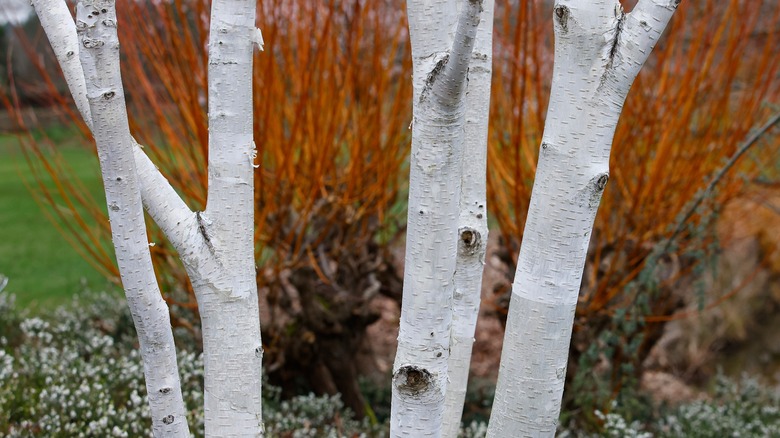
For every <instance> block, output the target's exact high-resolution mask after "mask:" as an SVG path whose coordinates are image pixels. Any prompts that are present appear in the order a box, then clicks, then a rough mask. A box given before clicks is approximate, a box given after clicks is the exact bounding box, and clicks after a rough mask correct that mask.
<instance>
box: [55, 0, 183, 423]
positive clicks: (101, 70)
mask: <svg viewBox="0 0 780 438" xmlns="http://www.w3.org/2000/svg"><path fill="white" fill-rule="evenodd" d="M65 12H66V13H67V10H65ZM68 20H70V16H69V15H68ZM68 20H63V21H61V22H60V24H59V25H63V26H64V25H66V24H65V23H67V21H68ZM71 23H72V21H71ZM77 28H78V31H79V34H80V42H81V45H82V46H83V47H85V50H83V51H81V53H80V55H79V58H80V60H81V65H82V68H83V71H84V76H85V78H86V79H87V80H86V82H85V84H86V88H85V91H86V98H87V100H88V102H89V111H90V112H91V114H94V116H93V117H94V118H93V119H92V127H93V134H94V137H95V142H96V143H97V150H98V158H99V160H100V168H101V173H102V175H103V185H104V187H105V192H106V203H107V204H108V216H109V220H110V221H111V233H112V237H113V241H114V247H115V249H116V257H117V264H118V265H119V272H120V276H121V278H122V284H123V285H124V289H125V294H126V295H127V302H128V305H129V307H130V311H131V313H132V316H133V323H134V324H135V327H136V330H137V332H138V340H139V344H140V349H141V356H142V357H143V363H144V375H145V377H146V389H147V394H148V399H149V405H150V408H151V412H152V430H153V433H154V435H155V436H166V437H167V436H181V437H188V436H189V430H188V427H187V417H186V408H185V406H184V402H183V399H182V394H181V384H180V381H179V373H178V365H177V362H176V347H175V345H174V342H173V332H172V331H171V325H170V319H169V314H168V306H167V305H166V304H165V302H164V301H163V299H162V296H161V295H160V291H159V289H158V287H157V279H156V278H155V276H154V270H153V268H152V259H151V255H150V253H149V242H148V240H147V235H146V225H145V223H144V215H143V206H142V204H141V196H140V192H139V189H138V180H137V176H136V170H135V165H134V161H133V147H134V142H133V140H132V137H131V136H130V128H129V125H128V122H127V112H126V109H125V108H126V107H125V100H124V91H123V89H122V79H121V75H120V71H119V40H118V38H117V33H116V11H115V9H114V1H113V0H108V1H105V0H104V1H95V0H92V1H90V0H86V1H83V2H81V3H79V5H78V13H77ZM64 43H65V44H72V41H66V42H64ZM70 53H76V52H75V50H73V51H70ZM66 58H68V59H70V58H75V56H74V55H70V56H66ZM74 68H75V67H74ZM80 111H81V112H82V114H88V113H87V109H86V107H81V108H80Z"/></svg>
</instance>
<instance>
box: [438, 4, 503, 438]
mask: <svg viewBox="0 0 780 438" xmlns="http://www.w3.org/2000/svg"><path fill="white" fill-rule="evenodd" d="M493 6H494V2H493V0H485V1H484V2H483V5H482V8H483V12H482V14H481V17H480V22H479V27H478V28H477V36H476V42H475V43H474V50H473V52H472V53H471V60H470V62H469V80H468V86H467V88H466V97H465V98H466V126H465V127H466V138H465V139H466V143H465V150H464V154H463V163H462V168H463V172H462V176H461V181H462V182H461V191H460V217H459V223H458V234H459V236H460V239H459V241H458V254H457V262H456V269H455V292H454V295H453V299H452V328H451V330H450V358H449V362H448V364H447V369H448V374H449V384H448V386H447V394H446V397H445V410H444V426H443V431H442V436H443V437H444V438H456V437H457V436H458V432H459V430H460V421H461V415H462V413H463V404H464V402H465V399H466V389H467V386H468V377H469V369H470V367H471V349H472V346H473V344H474V331H475V329H476V326H477V316H478V314H479V303H480V299H481V292H482V273H483V271H484V266H485V250H486V247H487V241H488V223H487V185H486V184H487V183H486V177H487V175H486V172H487V170H486V167H487V135H488V114H489V112H490V81H491V76H492V60H493V56H492V54H493Z"/></svg>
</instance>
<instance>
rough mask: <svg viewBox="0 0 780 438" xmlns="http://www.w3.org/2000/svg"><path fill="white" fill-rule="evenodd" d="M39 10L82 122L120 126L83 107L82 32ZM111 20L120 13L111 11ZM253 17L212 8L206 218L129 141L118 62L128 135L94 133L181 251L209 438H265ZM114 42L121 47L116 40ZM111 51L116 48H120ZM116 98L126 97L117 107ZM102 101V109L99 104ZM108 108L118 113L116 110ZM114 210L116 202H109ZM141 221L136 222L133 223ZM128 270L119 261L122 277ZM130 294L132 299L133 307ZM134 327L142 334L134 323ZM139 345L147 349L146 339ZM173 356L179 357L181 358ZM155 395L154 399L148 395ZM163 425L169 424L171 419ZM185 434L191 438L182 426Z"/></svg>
mask: <svg viewBox="0 0 780 438" xmlns="http://www.w3.org/2000/svg"><path fill="white" fill-rule="evenodd" d="M93 2H94V0H93ZM105 3H107V2H105V1H104V2H101V3H100V5H101V6H100V7H99V8H98V9H97V10H98V12H99V14H97V15H93V16H92V17H89V15H90V14H89V11H87V13H86V15H85V17H87V18H86V19H88V20H93V18H95V17H98V20H96V21H95V23H97V25H98V26H100V25H101V23H103V21H104V20H102V19H100V17H101V14H103V13H102V12H100V11H101V10H102V8H103V6H102V5H103V4H105ZM33 4H34V5H35V6H36V11H37V13H38V16H39V18H40V20H41V23H42V25H43V26H44V30H45V31H46V34H47V36H48V38H49V40H50V41H51V42H52V47H53V49H54V51H55V54H56V56H57V59H58V61H59V62H60V66H61V68H62V70H63V73H64V76H65V79H66V82H67V83H68V86H69V88H70V90H71V93H72V94H73V97H74V99H75V101H76V105H77V107H78V109H79V111H80V112H81V114H82V116H83V117H84V120H85V121H86V123H87V124H88V125H89V126H90V127H97V126H98V124H99V123H104V121H105V120H106V119H110V121H111V122H112V123H115V122H117V120H116V117H114V116H115V115H116V114H117V113H115V112H112V113H105V112H104V111H105V105H102V106H98V107H96V106H92V108H91V109H90V104H88V103H87V91H86V90H87V88H88V87H87V84H89V85H90V87H92V86H95V84H100V82H95V81H93V79H91V78H90V81H85V74H84V72H85V70H83V69H82V67H81V65H80V64H79V63H77V62H74V61H73V58H74V57H75V58H78V56H79V55H78V54H79V46H78V44H76V43H74V42H75V41H77V38H76V33H75V32H76V28H75V26H74V25H73V20H72V17H71V16H70V12H69V11H68V9H67V6H66V4H65V2H64V0H34V2H33ZM106 9H108V8H106ZM112 10H113V9H112ZM85 11H86V9H85ZM111 14H114V15H115V13H114V12H111ZM114 15H111V16H112V17H114ZM254 20H255V4H254V2H250V1H244V0H241V1H236V0H233V1H230V0H223V1H214V2H213V7H212V32H211V35H212V38H211V45H210V49H211V50H210V61H209V95H210V96H209V105H210V106H209V128H210V134H211V137H210V157H209V198H208V208H207V210H208V212H207V213H195V212H192V211H191V210H190V209H189V208H188V207H187V206H186V204H185V203H184V202H183V201H182V200H181V198H180V197H179V196H178V195H177V194H176V192H175V190H174V189H173V187H171V185H170V184H169V183H168V181H167V180H166V179H165V177H164V176H163V175H162V174H161V173H160V172H159V170H158V169H157V168H156V167H155V166H154V164H153V163H152V162H151V161H150V160H149V158H148V157H147V156H146V154H145V153H144V152H143V150H142V149H141V147H140V146H139V145H138V144H137V143H136V142H135V140H133V138H132V137H131V136H130V133H129V129H127V127H126V124H127V119H126V117H127V115H126V109H125V106H124V95H123V94H122V92H121V82H120V81H121V80H120V78H119V76H118V71H119V70H118V57H117V59H116V65H115V67H116V72H115V73H116V77H115V78H113V82H112V84H116V85H115V87H116V90H117V91H115V94H114V95H112V99H113V100H111V102H113V103H115V104H116V105H117V106H121V113H120V115H121V118H123V120H124V122H123V123H124V125H123V126H122V127H121V128H122V129H113V128H112V129H111V130H109V131H107V132H102V131H101V133H100V135H99V134H98V133H97V132H95V137H96V139H98V138H100V139H102V140H101V141H121V142H122V145H123V149H122V151H123V152H124V153H125V155H122V159H121V160H115V161H116V163H114V164H117V165H121V166H124V167H123V169H125V171H126V172H130V169H132V168H133V163H134V164H135V166H134V167H135V169H134V170H133V171H132V172H131V173H132V175H133V181H134V182H133V184H135V189H134V190H129V191H128V193H126V194H127V195H128V196H129V194H130V193H129V192H130V191H132V192H134V193H135V197H136V198H135V199H136V200H137V201H138V202H139V203H138V205H135V204H133V208H134V209H136V207H138V206H140V198H143V206H144V207H145V208H146V210H147V211H148V212H149V214H150V215H151V216H152V218H153V219H154V220H155V222H156V223H157V224H158V225H159V226H160V228H161V229H162V231H163V232H164V233H165V235H166V237H167V238H168V239H169V240H170V241H171V243H172V244H173V246H174V247H175V248H176V250H177V251H178V252H179V255H180V257H181V259H182V261H183V262H184V266H185V268H186V270H187V273H188V275H189V277H190V280H191V281H192V284H193V287H194V289H195V293H196V296H197V299H198V304H199V308H200V313H201V320H202V326H203V342H204V360H205V367H206V372H205V411H206V435H207V436H263V434H264V431H263V425H262V411H261V387H260V386H261V367H262V345H261V341H260V321H259V312H258V302H257V286H256V282H255V266H254V239H253V234H254V204H253V202H254V189H253V188H254V184H253V177H254V173H253V167H252V164H253V159H254V145H253V143H252V104H251V102H252V93H251V74H252V45H253V44H261V41H262V39H261V37H260V34H259V31H258V30H257V29H255V27H254ZM112 22H113V23H116V19H115V18H112ZM113 38H114V40H116V37H115V35H114V37H113ZM112 50H113V51H114V52H117V51H118V46H117V44H116V43H115V44H114V48H113V49H112ZM116 96H121V100H120V99H119V98H117V97H116ZM97 102H99V103H104V102H102V101H100V100H97ZM90 103H91V102H90ZM111 111H120V109H119V108H118V107H117V108H113V109H112V110H111ZM98 113H99V114H98ZM92 114H95V116H93V115H92ZM93 117H94V121H93ZM101 129H102V128H101ZM95 131H96V129H95ZM120 134H121V135H120ZM112 162H113V161H112ZM136 175H137V177H136ZM122 181H125V182H127V181H128V177H125V176H122ZM109 182H112V183H113V182H114V181H113V180H112V181H109ZM107 187H108V185H107ZM139 194H140V198H139V196H138V195H139ZM109 205H113V204H111V202H110V201H109ZM117 205H119V204H117ZM111 210H112V211H113V209H111ZM137 210H138V211H141V210H140V209H137ZM133 211H134V212H135V210H133ZM136 213H137V212H136ZM136 213H134V214H136ZM140 217H141V222H140V224H141V225H143V215H142V213H141V216H140ZM110 219H111V221H112V225H114V222H115V219H114V218H113V216H110ZM136 219H137V218H136V217H133V220H136ZM134 223H135V222H134ZM112 228H113V227H112ZM124 230H125V228H123V229H122V230H117V232H118V233H119V234H117V233H115V241H116V240H117V239H120V240H122V241H125V240H127V239H126V236H125V235H124V234H123V233H124V232H125V231H124ZM143 234H144V238H143V242H144V245H148V243H147V242H146V235H145V231H144V233H143ZM145 249H146V253H147V254H148V246H145ZM126 251H127V248H126V247H125V246H121V247H120V246H119V245H118V246H117V256H118V258H122V257H124V255H123V256H121V257H120V254H125V252H126ZM122 269H123V268H122V263H121V262H120V270H122ZM153 272H154V271H153V270H152V267H151V259H149V262H148V264H147V265H144V266H143V267H138V269H136V270H134V272H133V274H134V275H138V276H142V277H143V278H147V279H148V277H149V276H151V279H152V280H154V274H153ZM123 283H124V284H125V288H126V289H127V288H128V283H127V282H126V281H124V275H123ZM149 284H151V283H149ZM154 292H155V293H154V294H152V293H150V295H153V296H156V297H157V298H156V299H157V300H159V301H157V303H158V304H162V306H163V307H162V308H159V307H154V308H152V310H154V312H155V313H154V314H155V315H158V316H159V314H164V317H165V321H166V324H165V325H166V326H167V329H168V332H170V323H169V322H168V321H169V320H168V318H169V317H168V310H167V307H166V306H165V303H164V302H163V301H162V299H161V297H160V295H159V290H157V285H156V283H154ZM127 293H128V294H129V293H130V291H128V292H127ZM129 297H130V296H129V295H128V301H129V302H130V301H131V300H130V298H129ZM132 305H133V303H132V302H131V306H132ZM150 308H151V307H150ZM142 311H143V312H145V311H146V309H141V310H139V311H134V315H135V314H136V313H139V314H142V313H143V312H142ZM136 326H137V327H138V323H136ZM139 336H141V329H140V328H139ZM166 336H167V337H170V338H171V344H170V345H171V346H173V344H172V335H171V336H168V335H166V334H164V333H163V334H160V333H156V334H153V335H150V339H151V341H153V342H162V341H165V340H166V339H167V337H166ZM166 342H167V341H166ZM141 344H142V346H143V344H144V340H143V339H142V340H141ZM171 351H173V350H171ZM157 353H158V352H156V351H152V352H151V353H148V352H146V351H145V350H144V349H143V348H142V355H143V358H144V363H145V364H146V363H147V362H149V363H151V364H153V363H156V362H155V361H157V360H158V359H157V358H156V356H155V354H157ZM173 357H174V360H175V355H174V356H173ZM174 365H175V362H174ZM147 368H149V366H147ZM154 368H155V369H157V368H159V372H163V371H165V370H167V371H165V372H169V373H170V369H169V368H170V367H167V366H165V364H160V365H158V366H157V367H154ZM172 373H173V374H174V375H175V376H176V382H175V383H176V384H175V385H171V386H170V387H171V390H170V391H169V390H167V389H166V390H165V391H164V393H165V394H170V393H177V394H178V397H179V399H180V398H181V390H180V386H179V384H178V374H177V372H176V369H175V368H174V369H173V371H172ZM152 381H153V380H152ZM149 382H150V377H149V375H148V374H147V385H149V384H150V383H149ZM150 394H155V393H153V392H152V391H151V389H150ZM150 402H151V399H150ZM157 412H167V411H165V410H160V408H158V407H157V405H155V404H152V413H153V415H157V414H156V413H157ZM174 418H175V419H176V421H178V419H179V418H180V419H182V421H183V420H184V417H183V416H180V415H175V416H174ZM165 419H166V421H168V420H169V418H168V417H166V418H165ZM184 430H185V435H186V423H185V429H184ZM155 435H159V434H158V432H157V430H155ZM165 436H169V435H165ZM170 436H178V435H175V434H170Z"/></svg>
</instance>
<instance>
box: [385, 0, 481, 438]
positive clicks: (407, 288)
mask: <svg viewBox="0 0 780 438" xmlns="http://www.w3.org/2000/svg"><path fill="white" fill-rule="evenodd" d="M460 2H461V4H462V11H461V13H460V14H459V15H460V16H459V18H458V14H457V4H458V3H457V2H456V1H454V0H450V1H444V0H440V1H425V0H418V1H409V2H407V10H408V15H409V30H410V35H411V42H412V58H413V68H414V74H413V78H414V112H413V120H412V155H411V169H410V178H409V214H408V221H407V245H406V265H405V266H406V268H405V272H404V291H403V302H402V305H401V327H400V332H399V335H398V351H397V354H396V359H395V363H394V366H393V381H392V392H393V398H392V412H391V422H390V430H391V435H392V436H396V437H400V436H440V435H441V427H442V417H443V413H444V394H445V391H446V388H447V360H448V357H449V344H450V322H451V320H452V311H451V303H452V294H453V292H454V282H453V275H454V273H455V255H456V250H457V240H458V234H457V232H458V211H459V209H458V206H459V197H460V185H461V177H460V175H461V161H462V156H463V147H464V128H463V126H464V121H465V100H464V92H465V88H466V80H467V78H466V76H467V72H468V66H469V61H470V59H471V52H472V48H473V45H474V38H475V36H476V30H477V26H478V24H479V17H480V12H481V6H482V1H481V0H460Z"/></svg>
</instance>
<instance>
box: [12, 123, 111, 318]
mask: <svg viewBox="0 0 780 438" xmlns="http://www.w3.org/2000/svg"><path fill="white" fill-rule="evenodd" d="M47 136H48V137H49V138H50V139H51V140H52V141H53V142H54V144H55V145H57V149H58V151H59V152H60V154H61V155H62V158H63V159H64V161H65V162H66V163H67V164H68V166H69V167H70V168H71V169H72V170H73V176H74V177H77V178H79V179H80V180H81V181H82V182H83V184H84V185H85V186H86V187H88V189H89V190H90V192H91V193H92V194H93V196H95V199H97V200H102V199H104V195H103V186H102V182H101V179H100V170H99V166H98V162H97V158H96V157H95V156H94V154H93V153H92V152H91V151H90V150H89V149H88V148H86V147H85V146H84V145H83V139H82V138H81V137H80V136H78V135H77V134H76V133H74V132H73V131H72V130H70V129H68V128H62V127H59V128H51V129H49V130H48V131H47ZM34 183H35V180H34V179H33V176H32V173H31V171H30V169H29V168H28V166H27V163H26V161H25V158H24V155H23V153H22V150H21V145H20V142H19V140H18V139H17V138H16V137H15V136H13V135H8V134H0V274H2V275H5V276H7V277H8V278H9V283H8V287H7V289H6V290H7V291H8V292H9V293H13V294H15V295H16V297H17V303H18V305H19V306H20V307H27V308H32V309H33V310H36V309H45V308H53V307H55V306H57V305H59V304H63V303H65V302H68V301H70V299H71V297H72V296H73V295H74V294H76V293H79V292H83V291H84V290H85V289H93V290H108V289H110V288H111V289H113V287H112V286H110V285H109V283H108V281H107V280H106V279H105V278H104V277H103V276H102V275H100V273H98V272H97V271H96V270H95V269H94V268H93V267H92V266H90V264H89V263H87V261H86V260H84V259H83V258H82V257H81V256H80V255H79V254H78V253H77V252H76V250H75V249H74V248H73V247H71V246H70V244H69V243H68V242H67V241H66V240H65V238H64V237H63V236H62V235H61V234H60V232H59V231H58V230H57V228H56V227H55V226H54V224H52V223H51V221H50V220H49V219H48V218H47V216H46V215H45V214H44V212H43V211H42V210H41V208H42V207H41V205H39V203H38V202H37V201H36V196H37V195H35V194H34V193H32V192H31V191H30V189H29V186H33V185H34ZM44 183H45V184H47V185H49V186H51V185H52V181H51V179H50V178H48V177H47V178H46V179H45V180H44Z"/></svg>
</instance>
